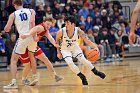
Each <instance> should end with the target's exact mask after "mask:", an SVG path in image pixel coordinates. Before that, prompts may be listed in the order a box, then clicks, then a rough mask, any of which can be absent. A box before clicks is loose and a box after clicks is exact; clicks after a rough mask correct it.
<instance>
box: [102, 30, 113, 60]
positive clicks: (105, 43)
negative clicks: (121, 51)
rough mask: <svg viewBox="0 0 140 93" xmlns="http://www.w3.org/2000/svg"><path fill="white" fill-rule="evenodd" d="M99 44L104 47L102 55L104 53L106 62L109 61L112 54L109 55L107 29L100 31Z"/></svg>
mask: <svg viewBox="0 0 140 93" xmlns="http://www.w3.org/2000/svg"><path fill="white" fill-rule="evenodd" d="M100 42H101V44H102V45H103V47H104V53H105V57H106V61H110V58H111V56H112V54H111V49H110V45H109V34H108V29H107V28H103V29H102V34H101V41H100Z"/></svg>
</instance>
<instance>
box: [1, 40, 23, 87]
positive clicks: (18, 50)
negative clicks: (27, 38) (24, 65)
mask: <svg viewBox="0 0 140 93" xmlns="http://www.w3.org/2000/svg"><path fill="white" fill-rule="evenodd" d="M25 51H26V45H25V44H23V42H22V41H19V40H18V41H17V43H16V45H15V47H14V50H13V52H12V56H11V64H10V65H11V74H12V81H11V83H10V84H9V85H7V86H4V87H3V88H18V86H17V85H16V73H17V62H18V59H19V57H20V55H19V54H24V53H25Z"/></svg>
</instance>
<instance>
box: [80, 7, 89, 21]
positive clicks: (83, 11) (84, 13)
mask: <svg viewBox="0 0 140 93" xmlns="http://www.w3.org/2000/svg"><path fill="white" fill-rule="evenodd" d="M78 15H79V16H83V17H84V19H86V18H87V16H88V15H89V10H88V9H87V7H86V6H85V5H84V6H83V8H82V9H80V10H79V12H78Z"/></svg>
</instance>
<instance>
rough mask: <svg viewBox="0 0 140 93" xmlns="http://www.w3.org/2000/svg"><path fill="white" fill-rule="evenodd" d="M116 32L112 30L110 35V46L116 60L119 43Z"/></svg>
mask: <svg viewBox="0 0 140 93" xmlns="http://www.w3.org/2000/svg"><path fill="white" fill-rule="evenodd" d="M115 33H116V30H115V29H113V28H112V29H111V30H110V34H109V45H110V49H111V53H112V57H113V58H115V57H116V43H117V38H116V36H115Z"/></svg>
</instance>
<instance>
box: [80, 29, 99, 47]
mask: <svg viewBox="0 0 140 93" xmlns="http://www.w3.org/2000/svg"><path fill="white" fill-rule="evenodd" d="M78 34H79V35H80V37H81V38H82V39H83V40H84V42H85V43H86V44H88V45H89V46H90V47H92V48H93V49H94V48H98V47H97V45H96V44H95V43H93V42H91V40H89V38H88V37H87V36H86V34H85V33H84V31H83V30H81V29H80V28H79V29H78Z"/></svg>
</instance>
